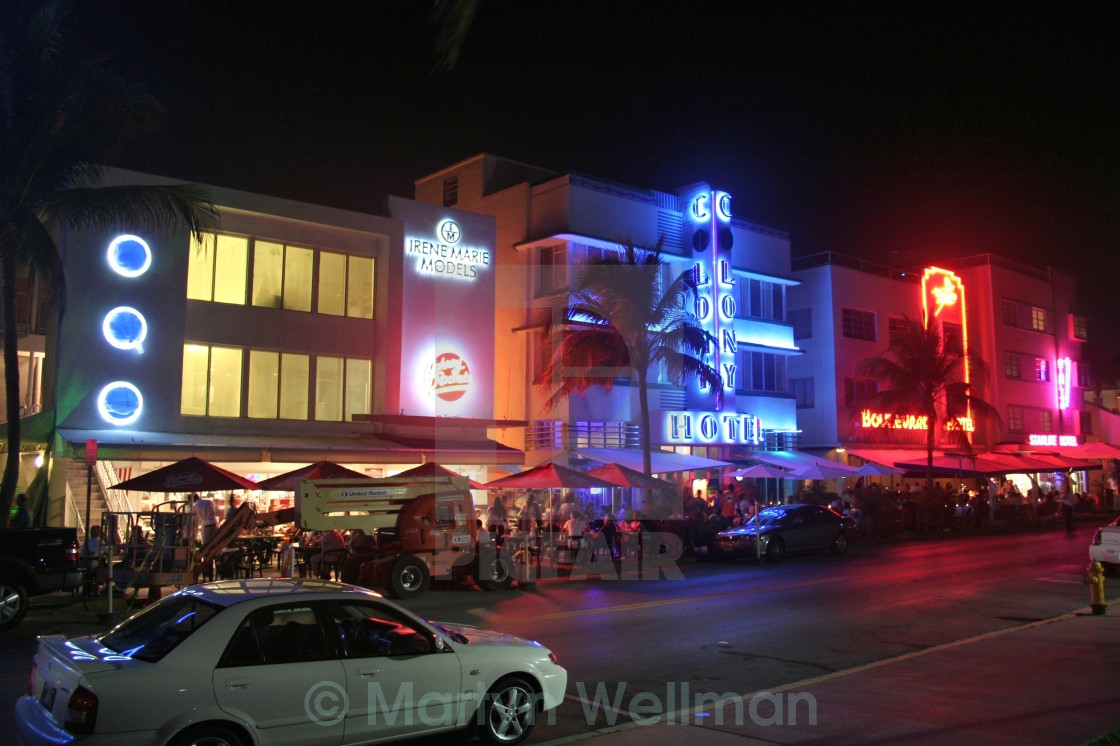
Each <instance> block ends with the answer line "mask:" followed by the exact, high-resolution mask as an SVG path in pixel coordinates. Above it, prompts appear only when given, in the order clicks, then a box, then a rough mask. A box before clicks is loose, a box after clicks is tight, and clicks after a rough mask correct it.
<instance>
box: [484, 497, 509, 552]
mask: <svg viewBox="0 0 1120 746" xmlns="http://www.w3.org/2000/svg"><path fill="white" fill-rule="evenodd" d="M508 522H509V512H508V511H507V510H506V504H505V503H504V502H502V498H500V497H495V498H494V502H493V503H492V504H491V505H490V509H489V510H487V511H486V527H487V530H489V532H490V535H491V536H493V537H494V544H495V545H496V546H501V545H502V537H503V536H505V533H506V524H507V523H508Z"/></svg>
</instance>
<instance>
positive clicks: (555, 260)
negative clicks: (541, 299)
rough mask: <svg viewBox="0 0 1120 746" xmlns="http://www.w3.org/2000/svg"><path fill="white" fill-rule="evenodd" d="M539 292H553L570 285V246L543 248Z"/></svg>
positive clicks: (560, 245)
mask: <svg viewBox="0 0 1120 746" xmlns="http://www.w3.org/2000/svg"><path fill="white" fill-rule="evenodd" d="M540 257H541V263H540V277H539V278H538V284H539V292H541V293H551V292H553V291H555V290H561V289H563V288H565V287H567V286H568V247H567V246H566V245H564V244H557V245H555V246H544V247H542V248H541V253H540Z"/></svg>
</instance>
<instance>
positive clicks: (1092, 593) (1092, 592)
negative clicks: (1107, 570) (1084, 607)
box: [1085, 562, 1108, 614]
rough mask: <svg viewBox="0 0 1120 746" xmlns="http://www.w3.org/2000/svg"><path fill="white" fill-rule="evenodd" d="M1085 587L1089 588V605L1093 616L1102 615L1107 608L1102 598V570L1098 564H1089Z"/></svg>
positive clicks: (1106, 602)
mask: <svg viewBox="0 0 1120 746" xmlns="http://www.w3.org/2000/svg"><path fill="white" fill-rule="evenodd" d="M1085 585H1087V586H1089V605H1090V607H1091V608H1092V609H1093V613H1094V614H1103V613H1104V612H1105V609H1107V608H1108V601H1106V600H1105V598H1104V568H1103V567H1102V566H1101V563H1100V562H1091V563H1090V564H1089V569H1088V571H1087V572H1086V573H1085Z"/></svg>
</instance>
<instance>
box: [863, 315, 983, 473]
mask: <svg viewBox="0 0 1120 746" xmlns="http://www.w3.org/2000/svg"><path fill="white" fill-rule="evenodd" d="M859 372H860V375H863V376H866V377H868V378H872V379H874V380H875V381H877V382H878V384H879V387H880V388H879V391H878V393H876V394H875V396H873V397H872V399H871V401H870V402H869V404H870V405H872V406H875V407H877V408H879V409H881V410H882V411H885V412H891V413H895V414H913V415H918V416H922V417H925V425H926V492H927V494H928V493H929V492H930V491H931V490H932V488H933V450H934V446H935V445H936V443H937V434H938V433H939V432H942V433H944V435H945V437H946V439H947V440H948V441H950V442H951V443H953V444H954V445H956V446H958V447H961V448H964V449H965V450H966V451H971V448H972V444H971V441H970V440H969V437H968V433H969V430H970V427H969V426H968V425H969V423H968V422H967V420H966V418H968V417H971V418H972V421H973V422H980V423H986V422H998V420H999V414H998V413H997V412H996V409H995V408H994V407H993V406H992V405H991V404H988V403H987V402H986V401H984V400H983V399H981V398H980V397H979V396H978V393H977V392H978V391H979V387H981V386H982V385H983V381H984V380H985V379H986V377H987V365H986V364H985V363H984V361H983V360H982V359H981V358H980V357H979V356H978V355H975V354H973V353H972V351H971V350H963V349H961V347H960V345H959V344H953V343H952V340H949V339H947V338H946V337H945V336H944V335H943V333H942V331H941V327H940V326H939V325H936V324H931V325H930V326H928V327H927V326H926V325H925V324H923V323H922V322H921V321H918V320H915V319H910V318H904V319H903V320H902V323H901V324H900V325H899V327H898V329H897V330H894V331H892V333H891V338H890V343H889V344H888V346H887V349H886V351H885V352H884V353H883V354H881V355H877V356H875V357H871V358H868V359H866V360H864V361H863V362H862V363H861V364H860V366H859Z"/></svg>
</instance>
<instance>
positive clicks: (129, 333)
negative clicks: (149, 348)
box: [101, 306, 148, 352]
mask: <svg viewBox="0 0 1120 746" xmlns="http://www.w3.org/2000/svg"><path fill="white" fill-rule="evenodd" d="M101 333H102V334H104V335H105V339H106V341H108V343H109V344H111V345H113V347H116V348H117V349H119V350H136V351H137V352H143V351H144V347H143V345H144V339H145V338H146V337H147V336H148V322H147V321H145V320H144V314H142V313H140V312H139V311H137V310H136V309H135V308H129V307H128V306H117V307H116V308H114V309H113V310H112V311H110V312H109V313H107V314H105V320H104V321H102V322H101Z"/></svg>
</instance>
